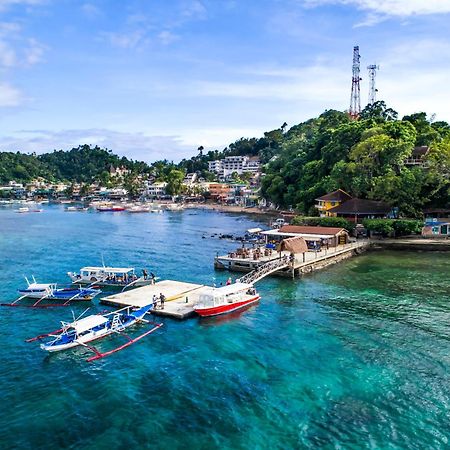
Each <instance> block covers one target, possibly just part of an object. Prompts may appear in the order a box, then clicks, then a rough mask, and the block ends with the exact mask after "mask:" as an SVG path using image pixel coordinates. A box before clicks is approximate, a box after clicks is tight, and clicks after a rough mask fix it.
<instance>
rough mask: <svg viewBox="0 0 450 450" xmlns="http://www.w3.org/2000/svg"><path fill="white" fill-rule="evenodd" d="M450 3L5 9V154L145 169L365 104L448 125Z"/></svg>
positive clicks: (406, 0) (30, 4)
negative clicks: (356, 76) (128, 162)
mask: <svg viewBox="0 0 450 450" xmlns="http://www.w3.org/2000/svg"><path fill="white" fill-rule="evenodd" d="M449 23H450V0H90V1H83V0H0V151H23V152H36V153H44V152H47V151H53V150H54V149H63V150H68V149H70V148H72V147H76V146H78V145H81V144H91V145H99V146H101V147H106V148H108V149H111V150H113V152H114V153H117V154H119V155H121V156H122V155H125V156H127V157H130V158H133V159H138V160H144V161H147V162H152V161H154V160H157V159H168V160H174V161H179V160H180V159H182V158H184V157H190V156H192V155H194V154H196V153H197V150H196V149H197V148H198V147H199V146H200V145H202V146H204V147H205V149H206V150H212V149H219V150H221V149H223V148H224V147H226V146H227V145H228V144H229V143H231V142H234V141H235V140H237V139H239V138H241V137H254V136H255V137H259V136H262V135H263V133H264V131H268V130H272V129H275V128H279V127H280V126H281V124H283V123H284V122H287V123H288V125H289V126H293V125H295V124H298V123H300V122H302V121H304V120H307V119H309V118H311V117H315V116H317V115H319V114H320V113H321V112H323V111H324V110H326V109H332V108H333V109H338V110H342V111H343V110H346V109H348V108H349V105H350V90H351V77H352V52H353V46H354V45H359V47H360V52H361V77H362V78H363V79H362V81H361V101H362V105H363V106H364V105H365V104H367V101H368V86H369V80H368V73H367V69H366V68H367V66H368V65H369V64H378V65H379V66H380V70H379V71H378V72H377V89H378V94H377V99H379V100H384V101H385V102H386V103H387V105H388V106H389V107H392V108H394V109H395V110H397V111H398V112H399V113H400V115H404V114H410V113H413V112H420V111H425V112H427V113H428V114H429V115H430V116H431V115H432V114H435V120H445V121H450V107H449V105H450V27H449Z"/></svg>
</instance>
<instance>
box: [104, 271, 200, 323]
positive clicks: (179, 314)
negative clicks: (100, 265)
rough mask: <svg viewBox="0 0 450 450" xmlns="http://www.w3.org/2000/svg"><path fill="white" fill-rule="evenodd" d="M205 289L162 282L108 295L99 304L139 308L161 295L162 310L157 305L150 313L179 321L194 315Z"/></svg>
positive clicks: (198, 285)
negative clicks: (164, 298) (163, 301)
mask: <svg viewBox="0 0 450 450" xmlns="http://www.w3.org/2000/svg"><path fill="white" fill-rule="evenodd" d="M205 289H208V287H207V286H204V285H202V284H194V283H185V282H182V281H174V280H163V281H159V282H157V283H155V284H151V285H148V286H143V287H140V288H136V289H131V290H129V291H124V292H120V293H117V294H113V295H108V296H107V297H103V298H102V299H100V303H102V304H104V305H110V306H116V307H119V308H121V307H124V306H137V307H141V306H144V305H148V304H149V303H151V301H152V299H153V296H154V295H156V296H157V297H158V298H159V296H160V294H163V295H164V296H165V297H166V301H165V303H164V309H160V307H159V304H158V307H157V308H156V309H154V310H152V311H151V312H152V314H154V315H157V316H164V317H171V318H174V319H180V320H181V319H186V318H188V317H191V316H193V315H195V312H194V304H195V303H196V302H197V300H198V297H199V295H200V293H201V292H202V291H203V290H205Z"/></svg>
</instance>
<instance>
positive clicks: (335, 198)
mask: <svg viewBox="0 0 450 450" xmlns="http://www.w3.org/2000/svg"><path fill="white" fill-rule="evenodd" d="M351 198H352V196H351V195H349V194H347V192H345V191H343V190H342V189H338V190H337V191H334V192H330V193H329V194H325V195H322V197H319V198H316V202H317V203H316V209H317V210H318V211H319V214H320V217H328V216H330V214H329V212H328V211H329V210H330V209H331V208H334V207H335V206H339V205H341V204H342V203H344V202H346V201H347V200H350V199H351Z"/></svg>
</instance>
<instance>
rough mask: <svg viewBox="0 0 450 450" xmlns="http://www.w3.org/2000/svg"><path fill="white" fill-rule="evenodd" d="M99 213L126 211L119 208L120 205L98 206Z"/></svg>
mask: <svg viewBox="0 0 450 450" xmlns="http://www.w3.org/2000/svg"><path fill="white" fill-rule="evenodd" d="M97 211H98V212H120V211H125V207H123V206H118V205H112V206H106V205H104V206H98V207H97Z"/></svg>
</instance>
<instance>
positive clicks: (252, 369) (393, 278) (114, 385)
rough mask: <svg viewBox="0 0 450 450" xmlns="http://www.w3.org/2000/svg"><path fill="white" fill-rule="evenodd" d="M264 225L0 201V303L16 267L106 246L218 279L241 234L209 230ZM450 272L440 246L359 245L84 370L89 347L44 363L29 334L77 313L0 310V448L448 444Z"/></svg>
mask: <svg viewBox="0 0 450 450" xmlns="http://www.w3.org/2000/svg"><path fill="white" fill-rule="evenodd" d="M259 224H260V223H259V222H257V221H256V222H255V221H253V220H250V218H248V217H246V216H241V215H229V214H220V213H216V212H203V211H185V212H182V213H179V212H174V213H165V214H161V215H156V214H124V213H112V214H109V213H101V214H100V213H65V212H63V210H62V208H59V207H47V208H46V209H45V211H44V213H42V214H15V213H14V212H13V210H12V209H6V208H4V209H2V210H0V256H1V257H0V300H1V301H10V300H12V299H13V298H15V295H16V294H15V290H16V289H17V288H18V287H19V286H21V285H22V284H23V278H22V276H23V275H31V274H34V275H35V276H36V278H37V279H38V281H42V282H53V281H58V282H65V281H67V280H68V279H67V278H66V276H65V272H67V271H69V270H77V269H79V268H80V267H81V266H83V265H89V264H91V265H99V264H100V263H101V258H102V256H101V255H103V258H104V260H105V263H108V264H111V265H131V266H136V267H137V268H140V267H142V266H147V267H150V268H151V269H152V270H154V271H155V272H156V273H157V275H158V276H160V277H162V278H172V279H179V280H185V281H192V282H197V283H208V284H212V283H213V282H216V283H218V282H220V281H224V280H225V279H226V278H227V276H228V274H227V273H226V272H214V270H213V268H212V265H213V257H214V255H215V253H216V252H217V251H218V252H220V253H222V252H226V251H228V250H229V249H231V248H233V247H234V246H235V244H233V243H231V242H227V241H224V240H219V239H217V238H215V237H210V236H211V235H212V234H213V233H235V234H236V233H243V232H244V231H245V230H246V229H247V228H249V227H251V226H254V225H259ZM204 235H206V236H207V238H203V236H204ZM449 274H450V257H449V255H448V254H439V253H433V254H432V253H408V252H395V253H394V252H373V253H368V254H366V255H363V256H360V257H357V258H352V259H351V260H348V261H346V262H343V263H341V264H338V265H335V266H333V267H330V268H328V269H326V270H324V271H321V272H317V273H315V274H312V275H310V276H307V277H305V278H304V279H302V280H298V281H295V282H292V281H291V280H284V279H277V278H270V279H266V280H264V281H262V282H260V283H259V285H258V289H259V291H260V293H261V295H262V301H261V303H260V304H259V305H258V306H256V307H253V308H251V309H249V310H247V311H245V312H243V313H239V314H234V315H232V316H224V317H222V318H219V319H212V320H211V319H207V320H205V319H203V320H200V319H191V320H187V321H184V322H177V321H174V320H165V321H164V322H165V325H164V327H162V328H161V329H160V330H159V331H157V332H155V333H154V334H152V335H150V336H149V337H147V338H145V339H144V340H142V341H140V342H139V343H137V344H136V345H134V346H132V347H130V348H128V349H126V350H124V351H122V352H119V353H117V354H115V355H113V356H111V357H109V358H105V359H104V360H101V361H98V362H95V363H91V364H89V363H87V362H85V358H86V357H87V356H88V353H87V352H86V351H85V350H83V349H80V350H74V351H69V352H65V353H62V354H55V355H51V356H46V355H44V354H43V352H42V351H41V350H40V349H39V348H38V345H35V344H26V343H25V342H24V339H25V338H27V337H30V336H34V335H37V334H39V333H40V332H43V331H48V330H52V329H55V328H56V325H57V324H58V321H59V320H60V319H63V320H69V319H70V309H67V308H54V309H46V310H29V309H26V308H6V307H5V308H2V309H0V312H1V313H2V315H1V319H0V341H1V344H2V345H1V348H2V352H1V353H0V368H1V374H2V378H1V385H0V398H1V399H2V402H3V405H4V407H3V408H2V412H1V413H0V442H1V447H2V448H8V449H9V448H20V449H49V448H52V449H55V448H73V449H75V448H77V449H79V448H83V449H125V448H126V449H130V448H158V449H181V448H182V449H185V450H186V449H210V448H220V449H241V448H245V449H269V448H270V449H290V448H295V449H298V448H346V449H347V448H350V449H360V448H382V449H403V448H412V449H425V448H427V449H428V448H433V449H434V448H435V449H440V448H448V447H449V446H450V443H449V439H450V428H449V423H450V422H449V419H450V417H449V415H450V414H449V406H450V378H449V376H448V373H449V371H450V327H449V324H450V313H449V311H450V304H449V297H450V295H449V294H450V281H449ZM73 309H74V311H75V312H81V311H83V309H84V306H81V305H76V306H74V307H73ZM95 309H96V307H95V306H93V310H95ZM98 309H104V308H103V307H98ZM117 339H119V340H120V338H114V339H109V340H105V341H106V342H105V341H104V342H101V343H99V347H101V348H102V349H109V348H112V347H113V346H116V345H118V342H119V341H118V340H117ZM120 342H122V341H120Z"/></svg>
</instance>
